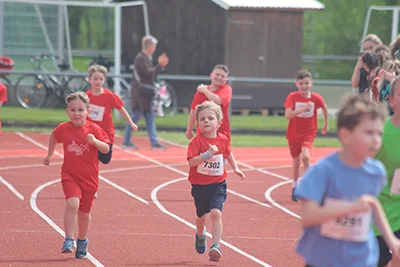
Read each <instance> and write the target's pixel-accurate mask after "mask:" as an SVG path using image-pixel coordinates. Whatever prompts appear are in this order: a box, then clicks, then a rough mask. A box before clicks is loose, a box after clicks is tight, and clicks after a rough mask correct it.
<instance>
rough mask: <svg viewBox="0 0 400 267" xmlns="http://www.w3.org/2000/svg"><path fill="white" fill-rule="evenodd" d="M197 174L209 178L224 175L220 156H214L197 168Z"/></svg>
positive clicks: (222, 160) (222, 161)
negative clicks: (208, 176)
mask: <svg viewBox="0 0 400 267" xmlns="http://www.w3.org/2000/svg"><path fill="white" fill-rule="evenodd" d="M197 172H198V173H200V174H205V175H210V176H221V175H222V174H223V173H224V158H223V156H222V154H219V155H214V156H213V157H212V158H210V159H209V160H207V161H204V162H203V163H201V164H199V165H198V166H197Z"/></svg>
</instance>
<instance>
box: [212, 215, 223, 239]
mask: <svg viewBox="0 0 400 267" xmlns="http://www.w3.org/2000/svg"><path fill="white" fill-rule="evenodd" d="M210 217H211V234H212V241H213V244H219V242H220V241H221V237H222V229H223V226H222V212H221V211H220V210H219V209H212V210H211V212H210Z"/></svg>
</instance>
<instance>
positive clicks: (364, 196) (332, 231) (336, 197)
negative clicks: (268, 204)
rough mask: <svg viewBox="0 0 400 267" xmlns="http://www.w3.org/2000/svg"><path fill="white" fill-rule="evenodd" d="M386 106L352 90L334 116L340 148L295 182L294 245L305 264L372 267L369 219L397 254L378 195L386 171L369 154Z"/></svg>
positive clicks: (374, 255)
mask: <svg viewBox="0 0 400 267" xmlns="http://www.w3.org/2000/svg"><path fill="white" fill-rule="evenodd" d="M385 118H386V108H385V107H384V106H383V105H382V104H375V103H373V102H372V101H371V100H370V98H369V96H368V95H365V94H363V95H358V96H355V95H351V96H349V97H348V99H347V100H346V101H344V103H343V105H342V106H341V108H340V110H339V114H338V118H337V131H338V137H339V140H340V142H341V145H342V148H341V150H340V151H338V152H334V153H333V154H331V155H329V156H327V157H326V158H324V159H322V160H321V161H320V162H318V163H317V164H315V165H314V166H312V167H311V168H310V169H309V170H308V171H307V172H306V173H305V175H304V178H303V180H302V182H301V183H300V184H299V185H298V187H297V188H296V191H295V195H296V196H297V197H298V198H299V199H300V205H301V213H300V216H301V218H302V223H303V227H304V231H303V235H302V236H301V238H300V240H299V243H298V245H297V252H298V253H299V254H301V255H302V256H303V257H304V259H305V261H306V263H307V265H306V266H309V267H343V266H346V267H356V266H357V267H358V266H363V267H376V266H377V263H378V258H379V247H378V242H377V240H376V238H375V236H374V234H373V231H372V218H373V219H374V223H375V224H376V225H377V227H378V228H379V230H380V231H381V232H382V233H383V236H384V239H385V240H386V241H387V242H388V244H390V245H389V246H390V248H391V249H392V250H393V251H394V252H395V253H396V254H397V255H398V254H399V249H400V242H399V241H398V240H397V239H396V237H395V236H394V235H393V233H392V232H391V230H390V227H389V224H388V222H387V219H386V217H385V216H384V213H383V210H382V207H381V206H380V204H379V201H377V199H376V196H377V195H378V194H379V192H380V191H381V189H382V188H383V186H384V185H385V183H386V171H385V167H384V166H383V164H382V163H381V162H379V161H378V160H376V159H373V158H372V157H373V156H374V155H375V153H376V152H377V151H378V150H379V147H380V146H381V140H382V138H381V135H382V130H383V123H384V121H385Z"/></svg>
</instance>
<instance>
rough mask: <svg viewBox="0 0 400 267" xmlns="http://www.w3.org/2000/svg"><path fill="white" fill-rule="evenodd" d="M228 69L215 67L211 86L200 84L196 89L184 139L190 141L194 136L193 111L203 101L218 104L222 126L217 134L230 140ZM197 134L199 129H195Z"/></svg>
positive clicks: (230, 91) (211, 76)
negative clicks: (221, 116)
mask: <svg viewBox="0 0 400 267" xmlns="http://www.w3.org/2000/svg"><path fill="white" fill-rule="evenodd" d="M228 75H229V69H228V67H227V66H225V65H220V64H219V65H216V66H215V67H214V68H213V70H212V72H211V74H210V78H211V85H204V84H201V85H199V86H198V87H197V92H196V94H195V95H194V97H193V100H192V104H191V106H190V113H189V117H188V123H187V127H186V134H185V135H186V138H187V139H189V140H191V139H192V138H193V136H194V134H193V126H194V124H195V122H196V118H195V115H194V110H195V108H196V106H197V105H200V104H201V103H203V102H204V101H213V102H214V103H216V104H218V105H219V106H220V107H221V110H222V115H223V119H222V124H221V127H219V129H218V132H219V133H222V134H223V135H225V136H226V137H227V138H228V140H229V141H230V140H231V127H230V124H229V105H230V103H231V98H232V88H231V86H230V85H229V84H226V82H227V81H228ZM196 132H197V134H198V133H200V129H199V127H196Z"/></svg>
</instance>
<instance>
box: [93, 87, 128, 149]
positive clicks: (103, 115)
mask: <svg viewBox="0 0 400 267" xmlns="http://www.w3.org/2000/svg"><path fill="white" fill-rule="evenodd" d="M86 94H87V95H88V97H89V100H90V108H91V109H92V112H90V114H89V117H88V119H89V120H90V121H92V122H94V123H96V124H97V125H99V126H100V127H101V128H102V129H103V130H104V131H105V132H106V133H107V135H108V139H110V142H111V144H113V143H114V133H115V129H114V123H113V119H112V110H113V108H116V109H118V110H119V109H121V108H122V107H123V106H124V102H123V101H122V100H121V98H120V97H119V96H118V95H116V94H114V93H113V92H111V91H110V90H108V89H106V88H104V92H103V93H102V94H101V95H93V92H92V90H89V91H87V93H86Z"/></svg>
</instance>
